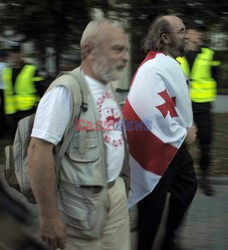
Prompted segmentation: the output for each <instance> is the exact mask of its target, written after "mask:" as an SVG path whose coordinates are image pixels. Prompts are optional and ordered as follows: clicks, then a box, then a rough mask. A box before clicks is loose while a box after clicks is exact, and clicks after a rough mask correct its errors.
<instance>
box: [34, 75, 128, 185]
mask: <svg viewBox="0 0 228 250" xmlns="http://www.w3.org/2000/svg"><path fill="white" fill-rule="evenodd" d="M86 80H87V82H88V85H89V88H90V90H91V92H92V95H93V97H94V99H95V102H96V104H97V108H98V113H99V119H100V121H101V123H102V125H104V126H103V127H104V128H105V129H104V130H105V131H104V133H103V136H104V141H105V146H106V156H107V158H106V163H107V182H110V181H113V180H115V179H116V178H117V176H118V175H119V173H120V171H121V168H122V164H123V159H124V141H123V136H122V131H121V130H120V129H118V128H119V127H118V128H117V129H115V128H116V126H115V124H116V123H117V122H121V121H120V110H119V106H118V104H117V102H116V100H115V98H114V96H113V94H112V91H111V88H110V86H108V85H104V84H102V83H100V82H98V81H96V80H94V79H92V78H91V77H88V76H86ZM71 112H72V100H71V97H70V94H69V92H68V90H67V89H66V88H65V87H62V86H58V87H55V88H54V89H53V90H51V91H49V92H48V93H47V94H45V95H44V96H43V97H42V99H41V100H40V103H39V105H38V108H37V112H36V117H35V122H34V126H33V130H32V134H31V136H32V137H36V138H40V139H43V140H46V141H48V142H50V143H53V144H54V145H57V144H58V143H59V142H60V140H61V138H62V137H63V134H64V131H65V128H66V126H67V124H68V122H69V120H70V117H71V116H70V114H71ZM107 122H109V124H108V125H107Z"/></svg>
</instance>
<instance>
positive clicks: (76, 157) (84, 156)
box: [69, 136, 99, 162]
mask: <svg viewBox="0 0 228 250" xmlns="http://www.w3.org/2000/svg"><path fill="white" fill-rule="evenodd" d="M69 156H70V158H71V159H72V160H73V161H78V162H93V161H96V160H97V159H98V158H99V154H98V138H97V137H86V138H85V139H84V140H80V139H79V137H77V136H75V137H74V138H73V141H72V143H71V145H70V148H69Z"/></svg>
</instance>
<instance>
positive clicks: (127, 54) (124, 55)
mask: <svg viewBox="0 0 228 250" xmlns="http://www.w3.org/2000/svg"><path fill="white" fill-rule="evenodd" d="M122 59H123V60H124V61H125V62H128V61H129V59H130V55H129V51H128V50H125V51H124V52H123V57H122Z"/></svg>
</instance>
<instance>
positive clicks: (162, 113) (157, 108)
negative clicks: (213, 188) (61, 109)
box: [124, 52, 193, 206]
mask: <svg viewBox="0 0 228 250" xmlns="http://www.w3.org/2000/svg"><path fill="white" fill-rule="evenodd" d="M124 115H125V117H126V120H127V121H128V117H129V119H132V117H135V118H134V119H136V118H137V117H139V119H140V120H141V121H143V122H144V125H145V126H146V127H147V128H148V130H149V131H150V133H151V134H150V133H149V134H146V133H144V135H145V134H146V136H144V137H143V134H139V133H138V132H129V131H128V132H127V133H128V140H129V142H130V143H129V148H130V152H133V153H131V156H130V167H131V191H130V193H129V206H132V205H134V204H135V203H136V202H138V201H139V200H140V199H142V198H143V197H145V196H146V195H147V194H149V193H150V192H152V190H153V189H154V187H155V186H156V185H157V183H158V181H159V180H160V178H161V176H162V174H163V173H164V172H165V171H166V169H167V168H168V166H169V164H170V162H171V161H172V159H173V157H174V155H175V153H176V152H177V150H178V149H179V148H180V146H181V144H182V143H183V141H184V140H185V137H186V133H187V128H188V127H191V125H192V123H193V117H192V108H191V100H190V97H189V90H188V86H187V84H186V79H185V77H184V74H183V72H182V70H181V67H180V65H179V64H178V63H177V61H176V60H174V59H173V58H171V57H169V56H167V55H164V54H163V53H154V52H150V53H149V54H148V55H147V57H146V58H145V60H144V62H143V63H142V64H141V65H140V67H139V69H138V71H137V72H136V75H135V78H134V80H133V83H132V87H131V89H130V92H129V95H128V100H127V102H126V105H125V107H124ZM137 119H138V118H137ZM141 133H142V132H141ZM142 137H143V138H144V141H142V139H141V138H142ZM137 145H144V148H142V150H143V152H138V151H139V150H138V151H136V150H134V148H135V147H137ZM153 149H154V150H153ZM157 149H158V150H160V149H161V152H160V151H159V152H157ZM140 150H141V149H140ZM154 151H156V153H154ZM148 152H150V153H148ZM137 159H138V161H137ZM143 159H146V161H144V160H143ZM158 172H159V173H160V175H158V174H156V173H158ZM148 180H149V181H148Z"/></svg>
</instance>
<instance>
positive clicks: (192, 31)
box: [177, 20, 221, 196]
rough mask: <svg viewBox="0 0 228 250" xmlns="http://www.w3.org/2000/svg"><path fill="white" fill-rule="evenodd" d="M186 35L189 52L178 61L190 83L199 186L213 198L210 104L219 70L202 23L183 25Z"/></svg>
mask: <svg viewBox="0 0 228 250" xmlns="http://www.w3.org/2000/svg"><path fill="white" fill-rule="evenodd" d="M186 27H187V31H188V35H189V52H188V54H187V55H186V56H185V57H182V58H177V60H178V61H179V62H180V63H181V67H182V69H183V71H184V73H185V74H186V75H187V77H188V78H189V80H190V96H191V100H192V108H193V117H194V121H195V123H196V125H197V129H198V130H197V138H198V142H199V150H200V151H199V165H200V170H201V179H200V181H199V186H200V187H201V188H202V190H203V192H204V194H205V195H208V196H212V195H213V194H214V190H213V188H212V186H211V184H210V182H209V180H208V175H209V167H210V164H211V153H210V150H211V142H212V130H213V125H212V116H211V108H212V102H214V101H215V98H216V90H217V78H218V67H217V66H219V65H220V64H221V63H220V61H218V60H217V58H216V55H215V52H214V51H213V50H212V49H210V48H207V47H206V46H204V40H205V31H206V27H205V25H204V23H203V22H201V21H197V20H195V21H191V22H189V23H187V24H186Z"/></svg>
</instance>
